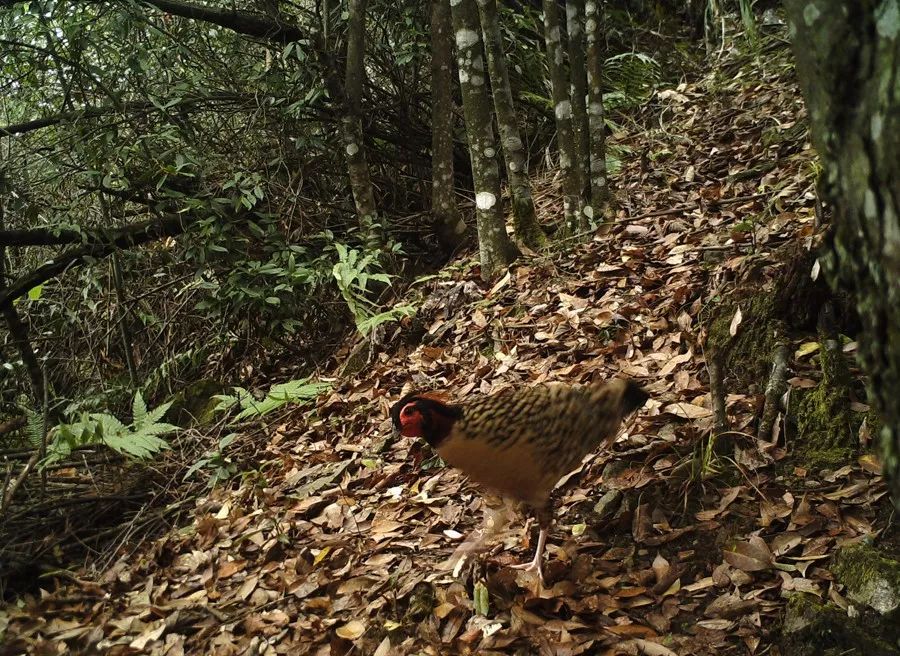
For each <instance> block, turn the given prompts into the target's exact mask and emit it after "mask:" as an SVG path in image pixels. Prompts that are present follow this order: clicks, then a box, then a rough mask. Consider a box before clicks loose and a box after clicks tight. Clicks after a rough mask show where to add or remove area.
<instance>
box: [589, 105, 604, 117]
mask: <svg viewBox="0 0 900 656" xmlns="http://www.w3.org/2000/svg"><path fill="white" fill-rule="evenodd" d="M588 114H590V115H591V116H603V105H602V104H601V103H598V102H592V103H590V104H589V105H588Z"/></svg>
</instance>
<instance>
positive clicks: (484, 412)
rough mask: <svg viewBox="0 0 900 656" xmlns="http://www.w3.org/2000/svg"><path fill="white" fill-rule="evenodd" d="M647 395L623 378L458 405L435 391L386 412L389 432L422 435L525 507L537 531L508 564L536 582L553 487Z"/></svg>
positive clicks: (517, 390) (473, 476) (512, 390)
mask: <svg viewBox="0 0 900 656" xmlns="http://www.w3.org/2000/svg"><path fill="white" fill-rule="evenodd" d="M648 398H650V395H649V394H648V393H647V392H646V391H645V390H644V389H643V388H641V387H640V386H639V385H638V383H637V382H635V381H634V380H630V379H624V378H615V379H613V380H611V381H608V382H605V383H601V384H593V385H569V384H565V383H544V384H540V385H534V386H531V387H509V388H505V389H503V390H501V391H500V392H498V393H496V394H492V395H489V396H488V395H486V396H480V397H476V398H473V399H471V400H468V401H466V402H465V403H461V404H452V403H449V402H448V401H447V399H446V397H444V396H443V395H441V394H439V393H435V392H413V393H410V394H407V395H405V396H404V397H403V398H402V399H400V400H399V401H397V402H396V403H395V404H394V405H393V406H392V407H391V422H392V425H393V429H394V433H395V434H400V435H403V436H406V437H420V438H423V439H424V440H425V441H426V442H427V443H428V444H429V445H430V446H431V447H432V448H434V449H435V450H436V451H437V453H438V455H440V457H441V458H442V459H443V460H444V462H446V463H448V464H450V465H451V466H453V467H456V468H457V469H459V470H461V471H462V472H463V473H465V474H467V475H468V477H469V479H470V480H472V481H475V482H477V483H480V484H482V485H484V486H485V487H487V488H490V489H493V490H494V491H496V492H499V493H500V494H501V495H504V496H507V497H510V498H512V499H514V500H517V501H521V502H524V503H525V504H526V505H527V506H528V507H530V508H531V510H532V511H533V513H534V515H535V516H536V518H537V520H538V525H539V527H540V533H539V534H538V542H537V547H536V549H535V554H534V558H533V559H532V560H531V562H529V563H526V564H522V565H515V566H514V567H515V568H517V569H524V570H526V571H531V572H536V573H537V576H538V578H539V580H541V581H543V572H542V569H541V561H542V557H543V552H544V547H545V545H546V542H547V535H548V533H549V529H550V525H551V523H552V519H553V508H552V501H551V493H552V491H553V488H554V487H555V486H556V484H557V483H558V482H559V480H560V479H561V478H562V477H563V476H564V475H565V474H567V473H569V472H571V471H572V470H574V469H575V468H576V467H577V466H578V465H580V464H581V461H582V459H583V458H584V456H586V455H587V454H589V453H591V452H593V451H594V450H595V449H596V448H597V447H598V446H599V445H600V444H601V443H603V442H605V443H606V446H607V447H609V446H611V445H612V442H613V440H614V439H615V437H616V434H617V432H618V429H619V426H620V424H621V423H622V420H623V418H625V417H626V416H628V415H630V414H631V413H632V412H634V411H635V410H638V409H639V408H641V407H642V406H643V405H644V403H645V402H646V401H647V399H648Z"/></svg>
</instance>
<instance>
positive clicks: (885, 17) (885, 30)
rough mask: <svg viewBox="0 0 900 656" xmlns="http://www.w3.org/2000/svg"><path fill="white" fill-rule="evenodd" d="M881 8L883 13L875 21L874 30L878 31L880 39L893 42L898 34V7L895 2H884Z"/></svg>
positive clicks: (899, 9) (899, 26)
mask: <svg viewBox="0 0 900 656" xmlns="http://www.w3.org/2000/svg"><path fill="white" fill-rule="evenodd" d="M881 8H882V9H883V10H884V11H882V12H881V15H880V16H879V17H878V18H877V19H876V22H875V29H876V30H878V35H879V36H880V37H882V38H884V39H891V40H894V39H896V38H897V33H898V32H900V5H898V4H897V3H896V2H885V3H882V5H881Z"/></svg>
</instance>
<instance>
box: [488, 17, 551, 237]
mask: <svg viewBox="0 0 900 656" xmlns="http://www.w3.org/2000/svg"><path fill="white" fill-rule="evenodd" d="M478 10H479V12H480V14H481V31H482V33H483V35H484V50H485V53H486V54H487V60H488V72H489V73H490V79H491V89H492V90H493V94H494V110H495V112H496V113H497V128H498V129H499V131H500V143H501V144H502V146H503V156H504V159H505V160H506V174H507V179H508V180H509V196H510V198H511V199H512V207H513V222H514V225H515V228H516V236H517V237H518V238H519V239H520V240H522V243H523V244H525V245H526V246H530V247H532V248H537V247H540V246H543V245H544V243H545V242H546V240H547V239H546V237H545V235H544V231H543V230H541V226H540V224H538V221H537V216H536V215H535V211H534V200H532V197H531V182H530V180H529V179H528V166H527V160H526V158H525V144H523V143H522V138H521V137H520V136H519V126H518V122H517V119H516V108H515V104H514V102H513V96H512V89H511V88H510V86H509V73H508V71H507V68H506V55H505V54H504V53H503V37H502V35H501V34H500V21H499V18H498V17H497V0H478Z"/></svg>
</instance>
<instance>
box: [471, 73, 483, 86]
mask: <svg viewBox="0 0 900 656" xmlns="http://www.w3.org/2000/svg"><path fill="white" fill-rule="evenodd" d="M471 81H472V86H473V87H480V86H481V85H482V84H484V77H483V76H481V75H473V76H472V80H471Z"/></svg>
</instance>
